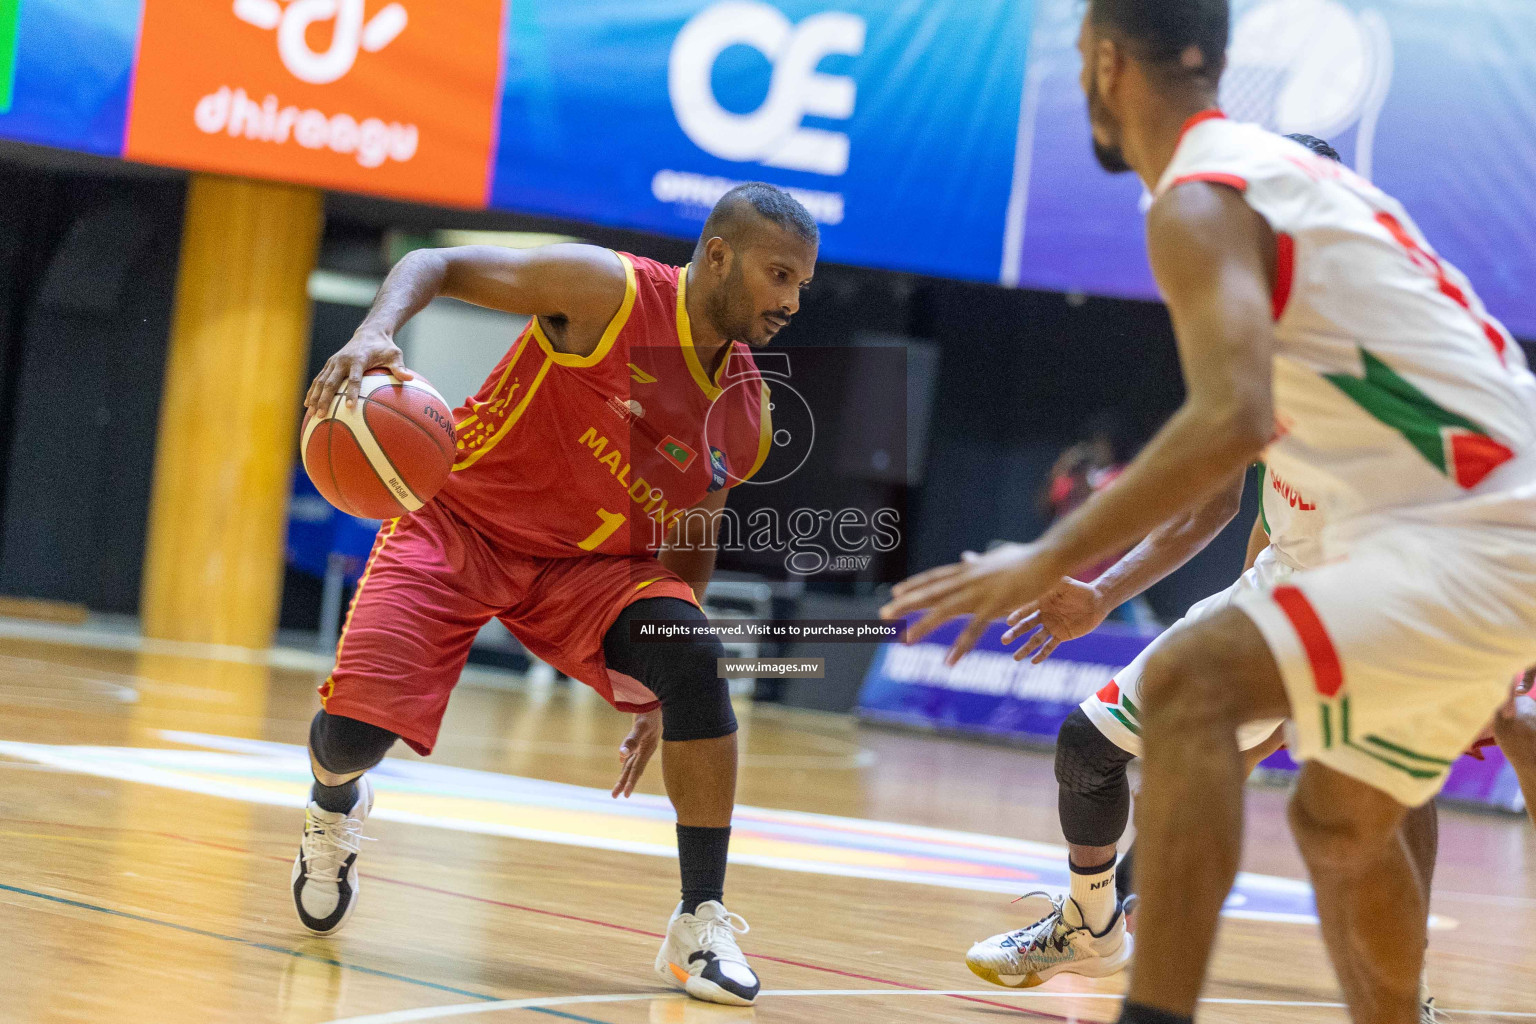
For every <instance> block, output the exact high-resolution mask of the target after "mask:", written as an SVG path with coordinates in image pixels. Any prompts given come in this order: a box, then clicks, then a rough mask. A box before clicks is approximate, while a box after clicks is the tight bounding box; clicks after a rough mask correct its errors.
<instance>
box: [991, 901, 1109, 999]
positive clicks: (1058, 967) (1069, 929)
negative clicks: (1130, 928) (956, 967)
mask: <svg viewBox="0 0 1536 1024" xmlns="http://www.w3.org/2000/svg"><path fill="white" fill-rule="evenodd" d="M1030 895H1035V894H1034V893H1031V894H1030ZM1040 895H1045V894H1043V893H1042V894H1040ZM1131 945H1132V940H1131V937H1130V935H1128V934H1127V933H1126V930H1125V914H1124V908H1121V907H1117V908H1116V909H1115V917H1114V920H1112V921H1111V922H1110V923H1109V927H1108V928H1106V929H1105V930H1104V931H1103V932H1101V933H1100V934H1098V935H1095V934H1094V933H1093V932H1091V931H1089V930H1088V928H1087V926H1086V925H1084V923H1083V915H1082V911H1081V910H1080V909H1079V908H1078V906H1077V903H1076V902H1075V901H1074V900H1072V899H1071V898H1070V897H1067V896H1058V897H1056V898H1055V899H1053V900H1051V910H1050V913H1048V914H1046V915H1045V916H1044V917H1042V918H1041V919H1040V920H1038V921H1036V922H1035V923H1034V924H1032V925H1030V926H1029V927H1028V928H1020V929H1019V930H1018V931H1014V932H1006V933H1004V934H1002V935H994V936H992V937H991V938H990V939H984V940H983V941H981V942H978V943H976V945H974V946H972V947H971V951H970V952H969V953H967V954H966V955H965V965H966V966H967V967H969V968H970V969H971V972H972V973H973V974H975V975H976V976H977V977H978V978H983V979H985V980H987V981H990V982H991V983H992V984H994V985H1007V986H1008V987H1010V988H1020V987H1022V988H1034V987H1035V986H1036V985H1040V984H1043V983H1044V982H1045V981H1046V979H1048V978H1050V977H1052V976H1054V975H1057V974H1061V973H1062V972H1067V973H1070V974H1081V975H1084V976H1085V977H1089V978H1102V977H1105V976H1106V975H1110V974H1114V973H1115V972H1116V971H1119V970H1121V969H1123V968H1124V967H1125V965H1126V964H1128V963H1130V962H1131Z"/></svg>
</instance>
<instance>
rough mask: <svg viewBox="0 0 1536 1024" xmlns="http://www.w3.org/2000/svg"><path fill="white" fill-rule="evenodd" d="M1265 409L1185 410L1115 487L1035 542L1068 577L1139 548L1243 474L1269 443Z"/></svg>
mask: <svg viewBox="0 0 1536 1024" xmlns="http://www.w3.org/2000/svg"><path fill="white" fill-rule="evenodd" d="M1261 412H1262V410H1257V409H1247V408H1243V407H1241V406H1235V405H1234V406H1230V407H1225V408H1223V407H1218V408H1216V409H1214V410H1208V409H1204V408H1200V407H1197V406H1194V405H1191V404H1186V405H1185V406H1184V407H1183V408H1181V409H1180V410H1179V411H1178V412H1177V413H1175V414H1174V415H1173V417H1172V418H1171V419H1170V420H1169V421H1168V423H1167V424H1166V425H1165V426H1164V427H1163V429H1162V430H1160V431H1158V433H1157V436H1156V437H1154V438H1153V439H1152V440H1151V441H1150V442H1149V443H1148V444H1147V447H1146V448H1145V449H1143V450H1142V453H1141V454H1140V455H1138V456H1137V457H1136V459H1135V460H1134V461H1133V462H1132V463H1131V464H1130V466H1128V467H1127V468H1126V470H1125V472H1124V473H1122V474H1121V475H1120V476H1119V477H1118V478H1117V479H1116V480H1115V483H1114V486H1113V487H1109V488H1106V489H1105V490H1103V491H1100V492H1099V493H1097V494H1095V495H1094V496H1093V497H1091V498H1089V499H1088V501H1086V502H1084V503H1083V504H1082V505H1081V506H1080V507H1079V508H1078V509H1077V510H1075V511H1074V512H1072V513H1071V514H1070V515H1068V516H1066V517H1064V518H1063V519H1061V520H1060V521H1059V522H1058V523H1056V525H1054V526H1052V527H1051V528H1050V529H1049V530H1047V531H1046V532H1045V534H1044V535H1043V536H1042V537H1041V538H1040V540H1039V541H1038V542H1037V545H1038V547H1039V548H1040V549H1041V550H1042V552H1043V553H1045V554H1046V555H1047V556H1048V557H1049V558H1050V559H1051V560H1052V562H1053V564H1054V565H1055V566H1056V567H1057V568H1058V569H1059V570H1060V574H1061V575H1064V576H1070V575H1071V574H1072V573H1074V572H1076V571H1078V570H1079V569H1081V568H1082V567H1083V566H1085V565H1088V564H1090V563H1092V562H1093V561H1095V560H1096V559H1100V558H1104V557H1105V556H1107V555H1112V554H1113V553H1114V552H1116V551H1119V550H1124V549H1125V548H1126V547H1129V546H1131V545H1134V544H1136V543H1138V542H1139V541H1140V540H1142V539H1143V538H1145V537H1147V536H1148V534H1150V533H1152V532H1153V531H1154V530H1156V529H1158V528H1159V527H1161V526H1162V525H1163V524H1165V523H1167V522H1169V521H1170V520H1173V519H1175V518H1182V517H1184V516H1185V515H1187V514H1188V513H1189V512H1190V511H1191V510H1193V509H1195V508H1197V507H1198V506H1200V505H1202V504H1204V503H1205V502H1206V501H1208V500H1210V499H1211V497H1212V496H1213V495H1214V494H1215V493H1216V492H1217V491H1218V490H1220V489H1222V488H1225V487H1228V486H1229V485H1230V481H1231V480H1232V479H1233V478H1234V477H1236V476H1237V475H1238V474H1240V473H1242V472H1244V471H1245V469H1246V468H1247V466H1248V464H1249V463H1250V462H1252V461H1254V460H1255V459H1256V458H1257V457H1258V454H1259V452H1260V451H1262V450H1263V447H1264V444H1265V442H1266V440H1267V438H1266V437H1265V432H1264V430H1262V429H1260V427H1259V425H1258V423H1259V420H1260V415H1261Z"/></svg>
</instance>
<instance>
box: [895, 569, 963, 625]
mask: <svg viewBox="0 0 1536 1024" xmlns="http://www.w3.org/2000/svg"><path fill="white" fill-rule="evenodd" d="M969 583H970V581H969V579H968V578H967V577H966V576H963V575H959V574H955V575H951V576H942V577H940V578H938V579H936V580H931V581H929V582H928V583H927V584H925V585H924V586H921V587H914V588H912V589H910V590H908V591H907V592H906V593H904V594H897V595H893V597H894V600H892V601H891V602H890V603H888V604H887V605H886V606H885V608H886V609H890V610H891V612H892V614H889V615H887V614H886V611H885V609H881V614H882V615H885V617H886V618H898V617H900V616H902V615H907V614H910V613H912V612H916V611H921V610H922V609H924V608H933V607H936V606H938V605H940V604H944V603H951V604H956V605H957V608H956V610H955V611H954V612H952V613H951V614H952V615H954V614H959V613H960V612H963V611H969V610H970V608H969V606H968V605H967V604H966V597H965V592H966V588H967V587H968V585H969Z"/></svg>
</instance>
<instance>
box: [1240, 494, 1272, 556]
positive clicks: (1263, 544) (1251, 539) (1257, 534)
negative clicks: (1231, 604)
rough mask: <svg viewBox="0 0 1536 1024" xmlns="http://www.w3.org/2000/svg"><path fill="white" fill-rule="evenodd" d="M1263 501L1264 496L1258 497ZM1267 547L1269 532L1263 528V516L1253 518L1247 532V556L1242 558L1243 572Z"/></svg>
mask: <svg viewBox="0 0 1536 1024" xmlns="http://www.w3.org/2000/svg"><path fill="white" fill-rule="evenodd" d="M1259 500H1260V501H1263V500H1264V496H1263V495H1262V494H1261V495H1259ZM1267 547H1269V531H1268V530H1266V529H1265V528H1264V516H1263V515H1256V516H1254V517H1253V529H1252V530H1249V531H1248V554H1247V555H1246V556H1244V558H1243V572H1247V571H1248V570H1249V569H1252V568H1253V563H1254V562H1257V561H1258V560H1259V553H1260V552H1262V551H1263V550H1264V549H1265V548H1267Z"/></svg>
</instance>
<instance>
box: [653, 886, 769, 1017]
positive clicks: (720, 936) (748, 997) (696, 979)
mask: <svg viewBox="0 0 1536 1024" xmlns="http://www.w3.org/2000/svg"><path fill="white" fill-rule="evenodd" d="M750 930H751V929H749V928H748V927H747V922H745V921H743V920H742V919H741V916H740V915H739V914H733V913H731V912H730V911H728V910H726V909H725V907H723V906H722V905H721V904H720V903H719V902H717V901H715V900H709V901H707V902H704V903H700V904H699V905H698V908H697V909H696V910H694V912H693V913H691V914H685V913H683V905H682V904H681V903H679V904H678V905H677V909H676V910H675V911H673V912H672V920H671V921H669V922H667V937H666V938H665V939H664V940H662V943H661V952H659V953H657V954H656V973H657V974H659V975H661V976H662V977H663V978H665V979H666V980H667V982H668V983H669V984H672V985H675V986H676V987H678V988H680V989H682V990H683V991H684V992H687V993H688V994H689V995H691V996H693V998H695V999H702V1000H704V1001H705V1002H707V1003H724V1004H726V1005H727V1006H751V1005H752V1003H753V1001H754V1000H756V999H757V993H758V990H759V989H760V988H762V983H761V982H759V981H758V980H757V975H756V974H755V973H753V971H752V968H751V967H749V966H747V958H746V956H745V955H744V954H743V953H742V952H741V947H740V946H738V945H736V936H737V935H745V934H746V933H747V932H748V931H750Z"/></svg>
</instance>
